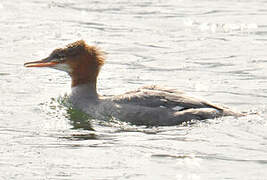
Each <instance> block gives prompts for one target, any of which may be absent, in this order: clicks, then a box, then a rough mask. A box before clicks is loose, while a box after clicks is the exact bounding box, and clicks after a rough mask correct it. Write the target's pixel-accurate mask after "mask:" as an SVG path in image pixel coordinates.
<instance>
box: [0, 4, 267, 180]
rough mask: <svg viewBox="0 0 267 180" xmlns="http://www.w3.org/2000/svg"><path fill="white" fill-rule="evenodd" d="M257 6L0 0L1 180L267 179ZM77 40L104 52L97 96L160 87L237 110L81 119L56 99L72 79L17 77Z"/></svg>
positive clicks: (263, 29) (49, 74)
mask: <svg viewBox="0 0 267 180" xmlns="http://www.w3.org/2000/svg"><path fill="white" fill-rule="evenodd" d="M266 15H267V2H266V1H263V0H258V1H250V0H232V1H230V0H219V1H211V0H198V1H196V0H187V1H185V0H178V1H177V0H170V1H160V0H155V1H151V0H146V1H141V0H139V1H136V0H115V1H114V0H113V1H104V0H96V1H84V0H78V1H74V0H55V1H44V0H29V1H27V2H25V1H19V0H14V1H1V2H0V31H1V34H0V57H1V58H0V83H1V88H0V94H1V96H0V134H1V136H0V172H1V173H0V179H8V180H9V179H29V180H30V179H34V180H36V179H64V180H65V179H66V180H67V179H98V180H100V179H103V180H104V179H105V180H107V179H110V180H115V179H116V180H118V179H138V180H139V179H153V180H154V179H170V180H172V179H173V180H184V179H190V180H200V179H203V180H204V179H257V180H264V179H266V178H267V171H266V169H267V150H266V149H267V133H266V129H267V128H266V127H267V125H266V120H267V108H266V102H267V88H266V85H267V74H266V70H267V51H266V49H267V22H266ZM79 39H84V40H86V41H87V42H88V43H89V44H91V45H96V46H99V47H101V48H102V49H103V50H104V51H106V52H107V63H106V65H105V66H104V67H103V69H102V72H101V73H100V77H99V83H98V85H99V92H100V93H101V94H119V93H123V92H124V91H127V90H133V89H136V88H138V87H140V86H143V85H150V84H159V85H162V86H169V87H175V88H178V89H180V90H183V91H188V92H190V93H191V94H193V95H195V96H200V97H203V98H206V99H209V100H210V101H213V102H215V103H219V104H225V105H227V106H230V107H233V108H234V109H235V110H237V111H245V112H253V113H256V114H254V115H249V116H247V117H243V118H238V119H236V118H233V117H225V118H219V119H216V120H207V121H205V122H197V123H195V124H191V125H183V126H174V127H153V128H147V127H136V126H131V125H128V124H125V123H121V122H116V121H111V122H109V121H101V120H97V119H91V118H89V117H87V116H85V115H81V114H79V112H73V111H72V110H69V109H67V108H66V107H65V106H63V105H62V103H61V98H60V97H62V96H63V95H64V94H65V93H66V92H68V91H69V87H70V79H69V77H68V75H67V74H65V73H64V72H59V71H56V70H52V69H26V68H24V67H23V63H24V62H26V61H33V60H39V59H41V58H43V57H45V56H46V55H48V54H49V53H50V52H51V51H52V50H53V49H54V48H57V47H62V46H64V45H66V44H68V43H71V42H73V41H76V40H79Z"/></svg>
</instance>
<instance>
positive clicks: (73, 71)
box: [24, 40, 105, 87]
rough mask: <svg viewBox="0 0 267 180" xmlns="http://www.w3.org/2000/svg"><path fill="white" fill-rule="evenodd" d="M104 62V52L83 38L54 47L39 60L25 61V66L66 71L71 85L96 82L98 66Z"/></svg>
mask: <svg viewBox="0 0 267 180" xmlns="http://www.w3.org/2000/svg"><path fill="white" fill-rule="evenodd" d="M104 62H105V57H104V53H103V52H102V51H101V50H99V49H98V48H97V47H95V46H89V45H87V44H86V43H85V41H83V40H79V41H76V42H74V43H71V44H68V45H67V46H66V47H64V48H58V49H55V50H54V51H53V52H52V53H51V54H50V55H49V56H48V57H47V58H45V59H43V60H41V61H35V62H29V63H25V64H24V65H25V66H26V67H51V68H54V69H58V70H62V71H65V72H67V73H68V74H69V75H70V76H71V78H72V87H73V86H77V85H79V84H87V83H90V84H96V81H97V76H98V73H99V71H100V68H101V67H102V65H103V64H104Z"/></svg>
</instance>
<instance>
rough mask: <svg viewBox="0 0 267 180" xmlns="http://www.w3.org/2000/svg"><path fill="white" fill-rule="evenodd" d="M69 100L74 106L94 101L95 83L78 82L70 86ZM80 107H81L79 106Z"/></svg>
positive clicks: (96, 96) (95, 99) (95, 95)
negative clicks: (78, 83)
mask: <svg viewBox="0 0 267 180" xmlns="http://www.w3.org/2000/svg"><path fill="white" fill-rule="evenodd" d="M70 100H71V102H72V104H73V105H74V106H79V107H80V106H83V105H88V103H89V104H90V103H93V104H94V103H96V102H97V100H98V94H97V92H96V87H95V84H90V83H88V84H80V85H77V86H74V87H72V88H71V94H70ZM80 108H81V107H80Z"/></svg>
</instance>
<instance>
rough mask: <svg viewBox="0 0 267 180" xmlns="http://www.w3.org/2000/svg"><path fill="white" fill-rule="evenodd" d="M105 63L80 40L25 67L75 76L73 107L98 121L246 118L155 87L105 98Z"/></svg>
mask: <svg viewBox="0 0 267 180" xmlns="http://www.w3.org/2000/svg"><path fill="white" fill-rule="evenodd" d="M104 63H105V56H104V53H103V52H102V51H101V50H100V49H99V48H97V47H95V46H89V45H87V44H86V42H85V41H83V40H79V41H76V42H74V43H71V44H68V45H67V46H66V47H64V48H58V49H55V50H54V51H52V53H51V54H50V55H49V56H48V57H46V58H44V59H42V60H40V61H33V62H27V63H25V64H24V66H25V67H50V68H54V69H57V70H61V71H65V72H67V73H68V74H69V75H70V77H71V94H70V95H69V100H70V102H71V104H72V106H73V107H74V108H77V109H79V110H81V111H83V112H85V113H87V114H89V115H90V116H92V117H94V118H97V119H103V118H110V117H113V118H116V119H118V120H121V121H125V122H129V123H131V124H135V125H147V126H172V125H179V124H181V123H183V122H187V121H191V120H203V119H213V118H217V117H221V116H237V117H238V116H242V114H241V113H237V112H234V111H232V110H230V109H229V108H227V107H224V106H218V105H215V104H212V103H210V102H207V101H205V100H201V99H198V98H194V97H190V96H188V95H186V94H185V93H184V92H182V91H178V90H176V89H171V88H162V87H160V86H155V85H152V86H145V87H141V88H139V89H137V90H134V91H130V92H126V93H125V94H122V95H115V96H101V95H99V94H98V92H97V77H98V74H99V72H100V69H101V67H102V66H103V65H104Z"/></svg>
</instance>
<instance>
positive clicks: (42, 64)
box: [24, 61, 59, 67]
mask: <svg viewBox="0 0 267 180" xmlns="http://www.w3.org/2000/svg"><path fill="white" fill-rule="evenodd" d="M56 64H59V62H55V61H53V62H44V61H33V62H27V63H25V64H24V66H25V67H52V66H55V65H56Z"/></svg>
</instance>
